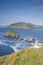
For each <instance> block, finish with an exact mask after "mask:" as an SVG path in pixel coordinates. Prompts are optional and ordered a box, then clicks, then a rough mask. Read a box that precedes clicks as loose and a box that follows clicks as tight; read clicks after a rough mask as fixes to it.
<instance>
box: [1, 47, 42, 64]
mask: <svg viewBox="0 0 43 65" xmlns="http://www.w3.org/2000/svg"><path fill="white" fill-rule="evenodd" d="M0 65H43V48H40V49H33V48H32V49H31V48H26V49H24V50H22V51H20V52H19V53H18V52H16V53H13V54H10V55H7V56H3V57H0Z"/></svg>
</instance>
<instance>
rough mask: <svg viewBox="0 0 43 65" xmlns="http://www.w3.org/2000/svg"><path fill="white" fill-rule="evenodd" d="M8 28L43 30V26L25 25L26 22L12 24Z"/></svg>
mask: <svg viewBox="0 0 43 65" xmlns="http://www.w3.org/2000/svg"><path fill="white" fill-rule="evenodd" d="M8 27H10V28H24V29H25V28H26V29H28V28H29V29H30V28H33V29H37V28H43V26H40V25H35V24H32V23H24V22H18V23H14V24H11V25H9V26H8Z"/></svg>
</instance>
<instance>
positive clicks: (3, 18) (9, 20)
mask: <svg viewBox="0 0 43 65" xmlns="http://www.w3.org/2000/svg"><path fill="white" fill-rule="evenodd" d="M20 21H21V22H26V23H33V24H36V25H43V0H0V26H2V25H9V24H13V23H17V22H20Z"/></svg>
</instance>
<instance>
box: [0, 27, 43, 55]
mask: <svg viewBox="0 0 43 65" xmlns="http://www.w3.org/2000/svg"><path fill="white" fill-rule="evenodd" d="M8 30H10V29H9V28H0V55H1V54H2V55H7V54H10V53H13V52H16V51H19V50H21V49H23V48H26V47H31V46H32V44H31V43H27V42H26V41H24V40H22V41H21V40H19V39H18V40H16V39H8V38H4V36H3V35H4V33H6V32H7V31H8ZM11 30H13V31H15V32H17V33H18V34H19V35H20V37H21V38H24V39H27V38H31V37H32V38H35V39H36V40H38V43H43V29H16V28H12V29H11ZM3 45H4V46H3ZM5 46H7V47H5ZM8 47H9V48H8ZM3 48H5V49H6V50H5V49H4V50H3ZM8 49H9V50H8ZM12 49H13V50H12ZM1 50H2V51H1ZM6 51H8V52H6ZM11 51H12V52H11ZM9 52H10V53H9Z"/></svg>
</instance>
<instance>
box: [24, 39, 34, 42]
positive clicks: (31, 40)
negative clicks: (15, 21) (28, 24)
mask: <svg viewBox="0 0 43 65" xmlns="http://www.w3.org/2000/svg"><path fill="white" fill-rule="evenodd" d="M25 41H27V42H28V43H32V42H33V43H35V39H33V38H29V39H27V40H25Z"/></svg>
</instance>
